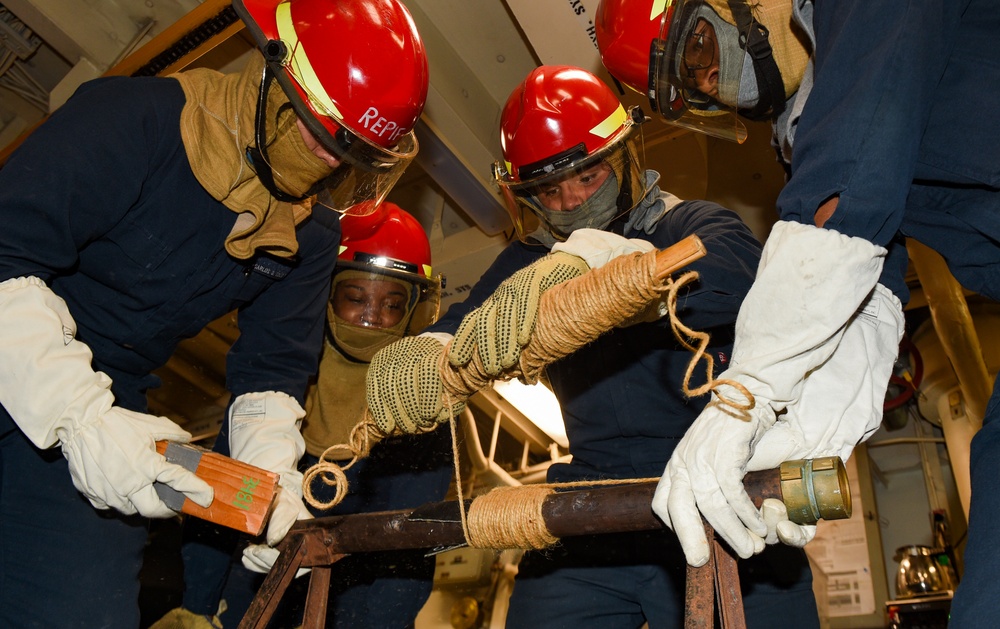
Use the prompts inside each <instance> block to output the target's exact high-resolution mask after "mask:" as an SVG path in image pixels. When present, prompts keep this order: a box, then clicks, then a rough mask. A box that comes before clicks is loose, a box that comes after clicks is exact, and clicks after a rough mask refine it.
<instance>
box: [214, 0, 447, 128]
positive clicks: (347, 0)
mask: <svg viewBox="0 0 1000 629" xmlns="http://www.w3.org/2000/svg"><path fill="white" fill-rule="evenodd" d="M233 6H234V8H235V9H236V11H237V13H238V14H239V15H240V17H241V18H242V19H243V21H244V22H246V23H247V25H248V26H249V27H250V30H251V32H252V33H253V34H254V36H255V38H256V39H257V43H258V46H260V48H261V50H262V51H263V52H264V55H265V57H267V58H268V60H269V61H271V62H272V63H279V64H280V65H281V66H282V67H283V72H284V74H285V76H286V77H287V78H288V79H290V83H291V85H293V86H294V89H295V90H296V91H297V92H298V94H297V96H298V97H299V98H301V99H302V101H303V102H305V103H306V105H307V106H308V108H309V110H310V111H311V112H312V113H313V114H314V115H315V116H316V120H317V121H319V123H320V124H322V126H323V127H324V128H325V129H326V130H327V131H328V132H329V133H330V135H332V136H335V135H336V133H337V131H338V130H339V129H340V127H341V126H345V127H347V128H348V129H350V130H351V131H352V132H353V133H355V134H356V135H359V136H361V137H363V138H365V139H366V140H368V141H370V142H372V143H374V144H376V145H378V146H381V147H383V148H391V147H393V146H395V145H396V144H397V143H398V142H399V140H400V138H401V137H402V136H404V135H406V134H407V133H408V132H409V131H410V130H411V129H412V128H413V125H414V124H415V123H416V121H417V119H418V118H419V117H420V114H421V112H422V111H423V107H424V101H425V100H426V98H427V85H428V70H427V55H426V53H425V51H424V45H423V42H422V40H421V39H420V35H419V33H417V28H416V26H415V25H414V23H413V18H412V17H411V16H410V13H409V11H407V9H406V7H404V6H403V5H402V4H401V3H400V2H399V1H398V0H284V1H282V2H279V1H278V0H235V1H234V2H233ZM282 85H283V86H285V85H287V82H282ZM286 91H287V89H286ZM289 97H290V98H291V97H292V95H291V94H289Z"/></svg>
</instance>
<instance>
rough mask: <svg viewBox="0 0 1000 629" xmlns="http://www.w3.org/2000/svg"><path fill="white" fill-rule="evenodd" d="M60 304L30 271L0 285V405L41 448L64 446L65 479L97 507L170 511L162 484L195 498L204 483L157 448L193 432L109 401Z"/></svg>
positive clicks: (152, 513)
mask: <svg viewBox="0 0 1000 629" xmlns="http://www.w3.org/2000/svg"><path fill="white" fill-rule="evenodd" d="M92 361H93V354H92V353H91V351H90V348H89V347H88V346H87V345H86V344H84V343H82V342H80V341H79V340H77V339H76V322H75V321H74V320H73V317H72V315H71V314H70V312H69V308H67V306H66V302H65V301H64V300H63V299H62V298H61V297H59V296H58V295H56V294H55V293H54V292H52V289H50V288H49V287H48V286H47V285H46V284H45V282H43V281H42V280H41V279H39V278H37V277H18V278H14V279H10V280H7V281H5V282H2V283H0V403H2V404H3V406H4V408H6V409H7V411H8V412H9V413H10V416H11V417H12V418H13V419H14V422H15V423H16V424H17V426H18V428H20V429H21V431H22V432H23V433H24V434H25V436H26V437H27V438H28V439H30V440H31V442H32V443H34V444H35V446H37V447H39V448H51V447H53V446H55V445H57V444H58V445H60V446H61V447H62V452H63V455H64V456H65V457H66V459H67V461H68V462H69V471H70V476H71V477H72V479H73V485H74V486H75V487H76V488H77V489H78V490H79V491H80V493H82V494H83V495H84V496H86V497H87V499H88V500H89V501H90V503H91V504H92V505H94V506H95V507H97V508H98V509H109V508H110V509H115V510H117V511H120V512H122V513H124V514H126V515H131V514H134V513H139V514H140V515H144V516H146V517H151V518H166V517H172V516H174V515H176V513H175V512H174V511H172V510H171V509H170V508H169V507H167V505H165V504H164V503H163V501H162V500H160V498H159V496H158V495H157V494H156V489H155V488H154V486H153V485H154V483H156V482H161V483H164V484H165V485H168V486H170V487H172V488H173V489H174V490H176V491H178V492H180V493H182V494H184V495H185V496H187V497H188V498H190V499H191V500H192V501H193V502H195V503H196V504H198V505H200V506H202V507H208V505H210V504H211V503H212V498H213V496H214V491H213V490H212V487H211V486H210V485H209V484H208V483H206V482H205V481H203V480H201V479H200V478H198V477H197V476H195V475H194V473H192V472H189V471H187V470H185V469H184V468H183V467H181V466H180V465H175V464H173V463H168V462H167V460H166V458H165V457H163V456H162V455H160V454H159V453H158V452H157V451H156V444H155V442H156V441H157V440H161V439H166V440H171V441H181V442H186V441H189V440H190V439H191V435H190V434H188V433H187V432H186V431H184V430H182V429H181V428H180V427H179V426H177V424H175V423H174V422H172V421H170V420H169V419H167V418H165V417H156V416H153V415H146V414H144V413H136V412H133V411H130V410H127V409H124V408H121V407H119V406H115V397H114V394H112V393H111V384H112V383H111V378H109V377H108V376H107V374H105V373H104V372H101V371H94V368H93V367H92V366H91V364H92Z"/></svg>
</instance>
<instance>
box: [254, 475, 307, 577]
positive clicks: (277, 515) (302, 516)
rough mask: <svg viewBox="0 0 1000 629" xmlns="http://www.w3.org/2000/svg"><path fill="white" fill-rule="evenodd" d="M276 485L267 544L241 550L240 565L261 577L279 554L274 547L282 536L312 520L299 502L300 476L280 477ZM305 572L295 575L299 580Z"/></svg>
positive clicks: (300, 493) (300, 500)
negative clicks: (303, 521)
mask: <svg viewBox="0 0 1000 629" xmlns="http://www.w3.org/2000/svg"><path fill="white" fill-rule="evenodd" d="M278 484H279V485H280V489H279V490H278V496H277V498H275V503H274V509H273V510H272V511H271V518H270V519H269V520H268V522H267V535H266V536H265V540H266V542H267V543H266V544H249V545H248V546H247V547H246V548H244V549H243V565H244V566H245V567H246V569H247V570H252V571H253V572H260V573H262V574H266V573H267V572H269V571H270V570H271V568H272V567H273V566H274V562H276V561H277V560H278V556H279V555H280V553H279V552H278V549H277V548H275V546H277V545H278V544H279V543H280V542H281V540H283V539H284V538H285V534H286V533H288V530H289V529H290V528H292V525H293V524H295V523H296V522H297V521H299V520H308V519H310V518H312V517H313V515H312V513H310V512H309V509H308V508H306V505H305V504H304V503H303V502H302V474H300V473H298V474H297V476H296V475H291V474H288V475H286V474H282V475H281V480H279V481H278ZM308 572H309V569H308V568H299V570H298V571H297V572H296V574H295V576H296V577H301V576H302V575H304V574H306V573H308Z"/></svg>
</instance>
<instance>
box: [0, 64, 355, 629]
mask: <svg viewBox="0 0 1000 629" xmlns="http://www.w3.org/2000/svg"><path fill="white" fill-rule="evenodd" d="M184 102H185V101H184V93H183V91H182V90H181V87H180V84H179V83H178V82H177V81H175V80H173V79H168V78H106V79H98V80H95V81H92V82H90V83H87V84H84V85H83V86H82V87H81V88H80V89H79V90H78V91H77V93H76V94H75V95H74V96H73V97H72V98H71V99H70V100H69V101H68V102H67V103H66V104H65V105H64V106H63V107H61V108H60V109H59V110H58V111H56V112H55V113H54V114H53V115H52V116H51V118H50V119H49V120H48V121H47V122H45V123H44V124H43V125H41V126H40V127H39V128H38V129H37V130H36V131H34V132H33V133H32V135H31V136H30V137H29V138H28V139H27V140H26V141H25V143H24V144H22V145H21V146H20V147H19V148H18V150H17V151H15V152H14V153H13V154H12V156H11V157H10V159H9V161H8V162H7V163H6V165H4V166H3V168H2V170H0V224H2V225H3V229H2V230H0V282H2V281H5V280H8V279H10V278H17V277H21V276H35V277H38V278H41V279H42V280H44V281H45V282H47V283H48V284H49V285H50V287H51V288H52V290H53V291H54V292H55V293H56V294H57V295H59V296H60V297H62V298H63V299H64V300H65V301H66V303H67V305H68V307H69V311H70V313H71V314H72V315H73V317H74V318H75V320H76V323H77V325H78V328H79V332H78V335H77V338H78V339H79V340H80V341H82V342H84V343H86V344H87V345H88V346H89V347H90V348H91V350H92V351H93V355H94V360H93V367H94V368H95V369H96V370H100V371H103V372H105V373H107V374H108V375H109V376H110V377H111V378H112V380H113V381H114V384H113V387H112V392H113V393H114V395H115V398H116V404H117V405H119V406H122V407H124V408H127V409H131V410H133V411H139V412H144V411H146V408H147V406H146V391H147V390H148V389H150V388H152V387H156V386H157V385H158V379H157V378H156V377H155V376H154V375H152V372H153V371H154V370H156V369H157V368H159V367H161V366H162V365H163V364H164V363H166V361H167V359H168V358H169V357H170V356H171V354H172V353H173V351H174V348H175V347H176V346H177V344H178V342H179V341H181V340H183V339H185V338H188V337H191V336H194V335H195V334H196V333H198V332H199V331H200V330H201V329H202V328H203V327H204V326H205V324H207V323H208V322H210V321H212V320H214V319H216V318H218V317H220V316H222V315H224V314H226V313H227V312H230V311H232V310H234V309H237V308H238V309H239V313H238V316H239V328H240V337H239V339H238V340H237V342H236V343H235V345H234V346H233V348H232V350H231V352H230V353H229V356H228V361H227V387H228V389H229V391H230V392H231V393H232V394H233V396H238V395H241V394H243V393H247V392H263V391H279V392H284V393H287V394H288V395H290V396H292V397H294V398H296V399H297V400H298V401H299V403H300V404H301V403H303V397H304V395H305V390H306V386H307V383H308V378H309V377H310V376H311V375H312V374H313V373H315V371H316V367H317V364H318V361H319V353H320V348H321V343H322V335H323V323H324V321H325V317H324V313H325V307H326V301H327V297H328V295H329V290H330V276H331V274H332V271H333V266H334V263H335V260H336V255H337V245H338V244H339V241H340V227H339V223H338V221H337V216H336V214H334V213H333V212H332V211H329V210H316V211H314V213H313V217H312V218H311V219H309V220H307V221H305V222H304V223H302V224H301V225H300V226H299V228H298V230H297V239H298V242H299V254H298V256H297V257H296V259H295V260H279V259H271V258H267V257H263V256H258V257H256V258H254V259H251V260H237V259H235V258H232V257H230V256H229V255H228V254H227V253H226V250H225V247H224V241H225V238H226V236H227V235H228V234H229V233H230V231H231V229H232V227H233V225H234V223H235V221H236V217H237V214H236V213H235V212H233V211H232V210H230V209H228V208H227V207H225V206H224V205H222V204H221V203H220V202H218V201H216V200H215V199H214V198H212V197H211V196H209V194H208V193H207V192H206V191H205V190H204V189H203V188H202V187H201V185H200V184H199V183H198V181H197V180H196V179H195V176H194V174H193V173H192V171H191V167H190V165H189V163H188V160H187V157H186V154H185V151H184V147H183V145H182V144H181V138H180V124H179V120H180V113H181V109H182V107H183V105H184ZM0 325H2V322H0ZM26 359H27V357H26ZM147 525H148V522H147V521H146V520H145V519H143V518H140V517H124V516H122V515H121V514H119V513H117V512H114V511H99V510H96V509H94V508H93V507H92V506H91V505H90V503H89V502H88V501H87V500H86V498H84V497H83V496H82V495H81V494H79V493H78V492H77V490H76V489H75V488H74V487H73V484H72V482H71V478H70V474H69V472H68V469H67V463H66V460H65V459H64V458H63V456H62V454H61V453H60V451H59V450H58V449H57V448H51V449H48V450H44V451H43V450H39V449H37V448H35V447H34V446H33V445H32V444H31V442H29V441H28V439H27V438H26V437H25V436H24V435H23V433H21V431H20V430H19V429H18V427H17V425H16V424H15V423H14V422H13V421H12V419H11V417H10V416H9V414H8V413H7V412H6V411H5V410H3V409H2V408H0V626H4V627H81V628H88V629H89V628H92V627H136V626H138V624H139V608H138V593H139V580H138V574H139V569H140V567H141V562H142V555H143V547H144V544H145V541H146V532H147Z"/></svg>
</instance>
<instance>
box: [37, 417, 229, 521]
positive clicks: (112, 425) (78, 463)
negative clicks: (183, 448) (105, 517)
mask: <svg viewBox="0 0 1000 629" xmlns="http://www.w3.org/2000/svg"><path fill="white" fill-rule="evenodd" d="M56 434H57V435H58V436H59V439H60V441H61V443H62V452H63V455H64V456H65V457H66V460H67V461H68V462H69V473H70V476H71V477H72V479H73V486H75V487H76V488H77V490H79V492H80V493H81V494H83V495H84V496H86V497H87V499H88V500H89V501H90V504H92V505H94V506H95V507H97V508H98V509H109V508H110V509H115V510H117V511H120V512H122V513H124V514H133V513H139V514H140V515H144V516H146V517H147V518H169V517H172V516H174V515H177V514H176V513H175V512H174V511H172V510H171V509H169V508H168V507H167V506H166V505H165V504H163V501H162V500H160V497H159V496H158V495H157V494H156V489H155V488H154V486H153V483H155V482H160V483H163V484H165V485H168V486H169V487H171V488H173V489H174V490H175V491H178V492H180V493H182V494H184V495H185V496H187V497H188V498H190V499H191V500H192V501H194V502H195V503H197V504H198V505H200V506H202V507H208V506H209V505H210V504H212V499H213V497H214V495H215V492H214V490H213V489H212V487H211V486H210V485H209V484H208V483H206V482H205V481H203V480H202V479H200V478H198V477H197V476H195V475H194V474H193V473H192V472H189V471H187V470H185V469H184V468H183V467H181V466H180V465H176V464H174V463H168V462H167V460H166V458H164V457H163V456H162V455H161V454H159V453H158V452H157V451H156V442H157V441H160V440H167V441H180V442H183V443H186V442H188V441H190V439H191V434H190V433H188V432H187V431H185V430H182V429H181V428H180V427H179V426H178V425H177V424H175V423H174V422H172V421H171V420H169V419H167V418H166V417H156V416H154V415H145V414H143V413H135V412H132V411H129V410H127V409H124V408H119V407H111V408H108V409H107V410H105V411H103V412H101V413H100V415H99V416H98V417H96V418H94V419H93V420H92V421H86V422H83V423H79V424H78V423H74V424H72V425H71V426H68V427H66V428H58V429H56Z"/></svg>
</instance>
